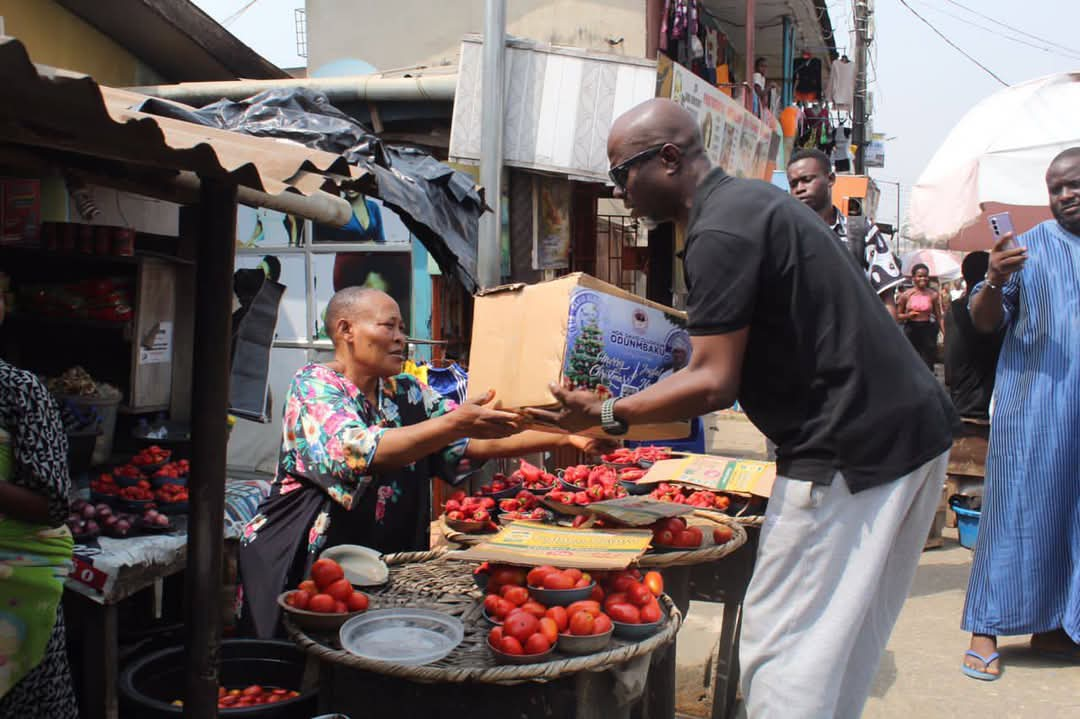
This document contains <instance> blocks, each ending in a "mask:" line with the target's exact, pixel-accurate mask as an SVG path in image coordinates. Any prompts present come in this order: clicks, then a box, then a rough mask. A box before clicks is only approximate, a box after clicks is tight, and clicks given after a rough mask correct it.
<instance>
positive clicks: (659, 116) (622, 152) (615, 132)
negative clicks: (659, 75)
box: [608, 97, 703, 166]
mask: <svg viewBox="0 0 1080 719" xmlns="http://www.w3.org/2000/svg"><path fill="white" fill-rule="evenodd" d="M668 142H670V143H671V144H673V145H677V146H678V147H679V148H680V149H681V150H682V153H683V156H684V157H686V158H687V159H692V158H693V157H695V156H696V155H700V154H701V152H702V149H703V146H702V142H701V129H700V128H699V127H698V125H697V121H695V120H694V118H693V116H691V115H690V113H689V112H687V111H686V110H685V109H683V107H682V106H680V105H679V104H678V103H675V102H672V101H671V100H668V99H666V98H662V97H657V98H653V99H652V100H646V101H645V102H643V103H641V104H640V105H637V106H635V107H632V108H630V109H629V110H627V111H626V112H624V113H623V114H622V115H620V116H619V117H618V118H617V119H616V120H615V122H614V123H613V124H612V126H611V134H610V135H609V136H608V159H609V160H611V164H612V165H613V166H614V165H617V164H619V163H620V162H622V161H623V160H625V159H626V158H627V157H630V156H631V155H633V154H635V153H637V152H640V151H642V150H644V149H646V148H648V147H653V146H656V145H662V144H664V143H668Z"/></svg>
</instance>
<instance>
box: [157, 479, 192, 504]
mask: <svg viewBox="0 0 1080 719" xmlns="http://www.w3.org/2000/svg"><path fill="white" fill-rule="evenodd" d="M154 499H156V500H157V501H159V502H161V503H162V504H171V503H174V502H186V501H188V491H187V487H185V486H184V485H182V484H163V485H161V486H160V487H158V488H157V490H156V491H155V492H154Z"/></svg>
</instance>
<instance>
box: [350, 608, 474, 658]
mask: <svg viewBox="0 0 1080 719" xmlns="http://www.w3.org/2000/svg"><path fill="white" fill-rule="evenodd" d="M464 637H465V626H464V625H463V624H462V623H461V620H460V619H458V618H456V617H452V616H450V615H449V614H444V613H442V612H434V611H431V610H430V609H412V608H407V607H398V608H394V609H379V610H376V611H374V612H367V613H366V614H364V615H363V616H359V617H353V618H351V619H349V620H348V621H347V622H345V623H344V624H343V625H342V626H341V630H340V631H339V632H338V638H339V640H340V641H341V646H342V648H343V649H345V651H347V652H349V653H350V654H354V655H356V656H358V657H360V658H361V659H368V660H371V661H377V662H387V663H389V664H399V665H405V666H420V665H422V664H430V663H431V662H437V661H439V660H440V659H442V658H444V657H446V656H447V655H448V654H450V652H452V651H454V649H455V648H456V647H457V646H458V644H460V643H461V640H462V639H464Z"/></svg>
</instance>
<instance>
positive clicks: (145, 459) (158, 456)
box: [131, 444, 172, 467]
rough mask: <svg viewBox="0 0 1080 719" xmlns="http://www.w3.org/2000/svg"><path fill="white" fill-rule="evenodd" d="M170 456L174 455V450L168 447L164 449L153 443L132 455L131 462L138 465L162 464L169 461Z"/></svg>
mask: <svg viewBox="0 0 1080 719" xmlns="http://www.w3.org/2000/svg"><path fill="white" fill-rule="evenodd" d="M170 456H172V451H170V450H168V449H162V448H161V447H159V446H157V445H156V444H153V445H150V446H149V447H147V448H146V449H143V450H142V451H140V452H139V453H138V454H137V455H135V456H134V457H132V458H131V463H132V464H134V465H135V466H137V467H145V466H146V465H150V464H161V463H162V462H168V461H169V457H170Z"/></svg>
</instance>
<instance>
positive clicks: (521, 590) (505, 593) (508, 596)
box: [502, 584, 529, 607]
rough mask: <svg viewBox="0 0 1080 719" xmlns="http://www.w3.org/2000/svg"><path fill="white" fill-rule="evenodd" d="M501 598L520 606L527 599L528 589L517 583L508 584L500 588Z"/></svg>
mask: <svg viewBox="0 0 1080 719" xmlns="http://www.w3.org/2000/svg"><path fill="white" fill-rule="evenodd" d="M502 598H503V599H505V600H506V601H508V602H510V603H511V604H513V605H514V606H515V607H520V606H521V605H522V604H524V603H525V602H527V601H529V590H528V589H526V588H525V587H522V586H518V585H517V584H508V585H506V586H504V587H503V588H502Z"/></svg>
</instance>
